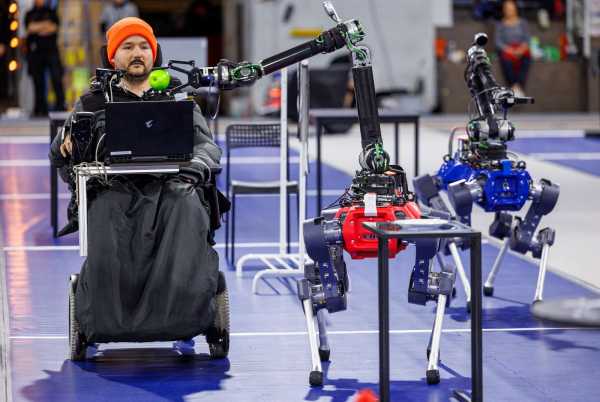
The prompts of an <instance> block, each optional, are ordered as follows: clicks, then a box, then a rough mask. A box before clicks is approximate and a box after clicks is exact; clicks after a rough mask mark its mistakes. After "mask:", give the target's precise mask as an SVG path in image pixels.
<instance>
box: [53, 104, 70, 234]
mask: <svg viewBox="0 0 600 402" xmlns="http://www.w3.org/2000/svg"><path fill="white" fill-rule="evenodd" d="M70 114H71V113H70V112H50V113H48V117H49V118H50V144H52V141H53V140H54V137H56V135H57V134H58V133H59V131H60V129H61V128H62V126H63V125H64V124H65V121H66V120H67V118H68V117H69V115H70ZM50 224H51V225H52V236H54V237H56V235H57V232H58V174H57V171H56V168H54V167H52V166H50Z"/></svg>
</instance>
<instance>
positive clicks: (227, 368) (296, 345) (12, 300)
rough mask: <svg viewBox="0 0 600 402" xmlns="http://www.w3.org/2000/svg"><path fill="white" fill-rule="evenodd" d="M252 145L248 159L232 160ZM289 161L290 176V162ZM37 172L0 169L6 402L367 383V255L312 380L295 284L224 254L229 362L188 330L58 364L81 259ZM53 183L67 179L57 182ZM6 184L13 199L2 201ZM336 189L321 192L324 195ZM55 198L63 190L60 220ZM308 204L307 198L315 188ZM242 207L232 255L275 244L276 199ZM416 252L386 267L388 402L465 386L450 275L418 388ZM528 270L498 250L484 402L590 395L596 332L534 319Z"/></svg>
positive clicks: (300, 392)
mask: <svg viewBox="0 0 600 402" xmlns="http://www.w3.org/2000/svg"><path fill="white" fill-rule="evenodd" d="M46 151H47V147H46V146H45V145H43V144H38V145H36V144H19V145H10V146H4V145H2V146H0V160H9V159H11V160H22V159H32V160H38V159H43V158H45V155H46ZM536 152H540V151H539V150H536ZM252 155H254V156H257V154H256V153H254V154H248V153H246V154H242V155H241V156H252ZM273 155H274V156H276V154H275V153H274V154H272V156H273ZM262 156H264V155H262V154H261V157H262ZM267 156H268V155H267ZM291 166H292V170H291V171H292V178H293V177H294V176H297V173H296V170H297V165H296V164H292V165H291ZM323 167H324V183H325V188H326V189H342V188H344V187H345V186H346V185H347V184H348V183H349V180H350V177H348V176H347V175H345V174H343V173H341V172H339V171H336V170H334V169H332V168H330V167H328V166H326V165H324V166H323ZM259 171H260V172H266V173H259ZM48 175H49V169H48V167H47V166H39V167H38V166H36V167H6V166H0V224H1V226H2V230H3V236H4V239H5V243H6V244H5V246H6V247H7V248H5V251H6V264H7V271H6V276H7V285H8V289H9V292H8V298H9V309H10V336H11V371H12V391H13V400H14V401H15V402H17V401H65V402H66V401H77V402H80V401H144V402H153V401H227V402H254V401H257V402H258V401H261V402H267V401H273V402H287V401H323V402H345V401H352V399H353V395H354V394H355V393H356V391H357V390H359V389H361V388H373V389H375V390H376V389H377V381H378V349H377V280H376V267H375V265H376V262H375V261H374V260H366V261H352V260H350V259H347V260H346V261H347V263H348V265H349V271H350V275H351V278H352V293H351V294H350V295H349V308H348V310H347V311H345V312H341V313H338V314H335V315H331V316H330V317H329V321H330V326H329V330H330V331H331V336H330V342H331V347H332V355H331V360H332V361H331V363H329V364H328V365H326V366H325V369H326V371H327V377H326V380H325V386H324V387H323V388H320V389H318V388H313V389H311V388H309V387H308V372H309V367H310V355H309V349H308V342H307V337H306V334H305V333H304V332H305V330H306V328H305V324H304V318H303V314H302V309H301V307H300V304H299V302H298V300H297V297H296V294H295V283H294V281H292V280H289V281H288V280H269V281H264V282H262V283H261V284H260V288H259V290H260V294H259V295H252V294H251V291H250V288H251V280H252V274H253V273H252V272H248V273H247V274H245V276H244V277H243V278H236V277H235V275H234V273H233V271H231V270H230V269H229V268H228V267H226V266H225V264H224V263H223V258H222V259H221V269H222V270H223V271H224V272H225V273H226V277H227V281H228V285H229V289H230V295H231V296H230V297H231V303H232V305H231V306H232V312H231V319H232V332H233V333H232V339H231V351H230V355H229V358H228V359H226V360H222V361H211V360H209V359H208V355H207V354H208V348H207V347H206V345H205V343H204V340H203V339H202V338H198V339H197V345H196V351H197V353H198V355H197V356H196V357H195V358H193V359H183V358H181V357H180V356H178V355H177V354H176V353H175V352H173V350H172V349H171V348H170V345H169V344H164V343H151V344H108V345H101V347H100V350H99V351H98V353H97V354H96V355H94V356H93V358H91V359H90V360H88V361H87V362H85V363H72V362H71V361H69V360H67V355H68V345H67V277H68V275H69V274H70V273H73V272H78V271H79V268H80V265H81V262H82V258H81V257H79V253H78V250H77V249H76V248H75V247H69V246H74V245H76V244H77V238H76V237H75V236H73V235H71V236H68V237H67V238H64V239H58V240H55V239H53V238H52V237H51V234H50V232H51V230H50V224H49V213H48V210H49V199H48V198H47V197H46V196H47V193H48V191H49V185H48V180H49V179H48ZM233 175H234V177H236V178H246V179H249V178H256V177H262V178H265V179H269V178H270V179H273V178H276V177H277V165H276V164H271V165H265V166H261V165H255V164H254V165H245V164H244V163H243V159H242V160H239V161H238V162H236V165H235V168H234V171H233ZM268 175H270V176H268ZM309 188H314V180H310V185H309ZM61 192H63V193H64V192H66V189H65V188H64V187H63V188H61ZM8 194H10V195H11V196H10V197H3V195H8ZM26 194H27V195H28V196H25V197H23V195H26ZM32 194H37V196H32ZM15 195H19V196H15ZM335 198H336V197H335V196H328V197H325V200H324V203H325V204H326V203H327V202H331V201H333V200H334V199H335ZM292 199H293V197H292ZM66 202H67V200H66V199H62V200H61V204H60V205H61V207H60V212H61V222H63V221H64V209H65V207H66ZM308 202H309V206H312V208H314V197H310V198H309V201H308ZM240 204H243V206H242V207H241V208H240V209H239V215H238V221H237V226H238V230H239V231H238V235H237V239H238V242H239V247H238V255H241V254H245V253H248V252H270V251H275V248H273V247H268V243H269V242H276V241H277V235H276V230H277V227H278V225H277V219H278V212H277V211H278V199H277V198H276V197H247V198H245V199H244V202H243V203H242V202H240ZM294 239H295V237H294ZM222 240H223V231H221V232H220V233H219V236H218V239H217V242H218V245H217V249H218V250H219V252H220V253H221V255H222V250H223V249H222ZM255 242H263V243H267V247H261V248H252V247H251V246H252V245H251V244H250V243H255ZM43 246H51V247H49V248H43ZM496 253H497V249H496V248H495V247H492V246H490V245H485V246H484V249H483V257H484V274H485V273H487V271H488V270H489V269H490V267H491V265H492V261H493V258H494V257H495V254H496ZM413 258H414V250H413V249H412V248H409V249H408V250H407V251H406V252H404V253H401V254H400V255H399V257H398V258H396V259H395V260H394V262H393V263H392V266H391V284H392V285H391V292H392V297H391V329H392V330H393V332H392V335H391V353H392V358H391V362H392V373H391V377H392V397H393V400H394V401H429V402H434V401H446V400H448V398H449V397H450V395H451V390H452V389H454V388H468V387H469V384H470V356H469V333H468V328H469V317H468V315H467V314H466V311H465V308H464V305H465V300H464V293H463V292H462V288H461V287H460V284H459V285H458V287H459V291H458V297H457V298H456V299H455V300H454V301H453V303H452V305H451V307H450V308H449V309H448V314H447V316H446V320H445V329H447V330H449V331H448V332H447V333H445V334H444V336H443V338H442V351H441V357H442V366H441V377H442V382H441V383H440V384H439V385H437V386H427V385H426V383H425V380H424V376H425V369H426V364H427V362H426V358H425V349H426V345H427V339H428V336H429V333H428V331H429V329H430V328H431V325H432V322H433V317H434V305H433V304H430V305H428V306H427V307H420V306H414V305H409V304H407V302H406V289H407V286H408V275H409V270H410V267H411V263H412V260H413ZM464 260H465V261H467V258H466V256H465V259H464ZM536 277H537V269H536V267H535V266H534V265H533V264H531V263H529V262H526V261H525V260H523V259H520V258H518V257H515V256H512V255H508V256H507V258H506V259H505V264H504V266H503V268H502V270H501V271H500V274H499V276H498V279H497V282H496V294H495V297H493V298H486V299H485V300H484V309H485V310H484V328H485V329H486V332H485V334H484V392H485V398H486V401H511V402H514V401H540V402H548V401H559V400H560V401H591V400H594V399H595V398H597V396H598V393H599V391H600V383H599V382H598V380H597V378H596V377H595V374H594V373H595V372H596V370H598V368H600V363H599V361H598V358H597V356H598V352H599V351H600V336H599V332H598V331H596V330H591V329H583V328H560V327H558V326H556V325H554V324H547V323H542V322H539V321H537V320H535V319H534V318H533V317H532V316H531V314H530V313H529V303H530V301H531V300H532V298H533V293H534V290H535V282H536ZM589 295H591V292H589V291H587V290H585V289H583V288H581V287H580V286H577V285H575V284H573V283H571V282H568V281H566V280H565V279H563V278H561V277H558V276H556V275H554V274H552V273H549V274H548V277H547V279H546V290H545V297H546V298H547V299H552V298H558V297H566V296H569V297H571V296H589Z"/></svg>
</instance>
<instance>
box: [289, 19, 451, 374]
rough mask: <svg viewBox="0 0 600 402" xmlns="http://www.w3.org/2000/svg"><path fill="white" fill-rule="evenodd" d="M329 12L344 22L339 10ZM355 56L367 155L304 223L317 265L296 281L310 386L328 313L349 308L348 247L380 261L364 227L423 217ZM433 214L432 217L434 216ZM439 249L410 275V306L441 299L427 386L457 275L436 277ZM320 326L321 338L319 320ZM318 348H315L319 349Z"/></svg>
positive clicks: (395, 248) (365, 66) (361, 57)
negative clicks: (345, 184) (332, 199)
mask: <svg viewBox="0 0 600 402" xmlns="http://www.w3.org/2000/svg"><path fill="white" fill-rule="evenodd" d="M329 15H330V16H331V17H332V18H333V19H334V20H335V21H336V22H339V21H340V19H339V17H338V16H337V14H335V11H333V10H332V12H329ZM348 47H349V49H350V50H351V52H352V58H353V68H352V73H353V77H354V86H355V95H356V102H357V108H358V115H359V122H360V132H361V142H362V152H361V154H360V156H359V163H360V167H361V170H359V171H357V172H356V175H355V177H354V178H353V179H352V185H351V186H350V187H349V188H348V189H347V190H346V192H345V193H344V194H343V195H342V196H341V197H340V198H339V199H338V200H337V201H336V204H337V208H334V209H326V210H325V211H322V216H319V217H317V218H314V219H310V220H307V221H305V223H304V226H303V229H304V241H305V244H306V251H307V253H308V255H309V256H310V258H311V259H312V261H313V263H312V264H308V265H306V267H305V278H304V279H302V280H300V281H299V282H298V295H299V297H300V300H301V301H302V304H303V308H304V313H305V316H306V322H307V327H308V333H309V338H310V348H311V358H312V371H311V373H310V377H309V381H310V384H311V385H312V386H320V385H322V384H323V373H322V368H321V361H327V360H329V355H330V349H329V345H328V341H327V331H326V328H325V310H327V311H328V312H329V313H335V312H338V311H343V310H345V309H346V307H347V292H348V288H349V280H348V273H347V270H346V264H345V262H344V258H343V253H344V250H345V251H346V252H348V254H350V256H351V257H352V259H363V258H371V257H377V252H378V241H377V239H376V238H375V236H373V234H372V233H370V232H368V231H367V230H366V229H365V228H364V227H363V225H362V224H363V223H364V222H391V221H397V220H402V219H421V218H425V217H426V216H424V215H423V213H422V211H421V210H420V209H419V207H418V206H417V204H416V203H415V202H414V195H413V193H411V192H410V191H409V190H408V184H407V180H406V174H405V172H404V170H403V169H402V167H400V166H398V165H390V164H389V155H388V154H387V153H386V152H385V150H384V149H383V143H382V138H381V130H380V126H379V114H378V111H377V104H376V99H375V84H374V81H373V70H372V66H371V57H370V54H369V52H368V49H367V48H365V47H356V46H348ZM431 215H433V214H431ZM406 246H407V244H406V243H405V242H399V241H398V240H390V243H389V245H388V247H389V256H390V258H394V257H395V256H396V254H397V253H399V252H401V251H402V250H404V249H405V248H406ZM438 251H439V242H438V241H435V240H419V241H417V242H416V262H415V265H414V268H413V269H412V272H411V277H410V285H409V289H408V302H409V303H414V304H420V305H425V304H426V303H427V302H428V301H436V302H437V303H438V309H437V313H436V319H435V322H434V327H433V331H432V334H431V337H430V341H429V346H428V349H427V355H428V357H429V364H428V367H427V382H428V383H429V384H437V383H438V382H439V370H438V366H437V365H438V358H439V341H440V337H441V325H442V319H443V315H444V309H445V306H446V301H447V300H448V296H449V295H451V293H452V290H453V286H454V281H455V274H454V272H453V271H452V270H449V269H448V268H446V267H445V266H444V265H443V264H440V266H441V267H442V268H441V271H439V272H434V271H433V270H432V269H431V268H432V263H433V257H435V256H436V255H437V253H438ZM315 316H316V320H317V324H318V327H319V335H318V339H317V334H316V329H315V325H314V318H315ZM317 343H318V346H317Z"/></svg>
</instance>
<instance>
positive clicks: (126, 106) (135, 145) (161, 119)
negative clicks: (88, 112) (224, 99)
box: [105, 101, 194, 164]
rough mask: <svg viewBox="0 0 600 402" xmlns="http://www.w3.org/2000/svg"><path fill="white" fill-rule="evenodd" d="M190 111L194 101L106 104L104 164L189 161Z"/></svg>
mask: <svg viewBox="0 0 600 402" xmlns="http://www.w3.org/2000/svg"><path fill="white" fill-rule="evenodd" d="M193 109H194V102H193V101H146V102H112V103H107V104H106V138H105V140H106V151H107V152H106V155H107V163H111V164H112V163H127V162H137V163H142V162H143V163H148V162H186V161H189V160H191V159H192V153H193V149H194V118H193Z"/></svg>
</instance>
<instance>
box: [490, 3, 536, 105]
mask: <svg viewBox="0 0 600 402" xmlns="http://www.w3.org/2000/svg"><path fill="white" fill-rule="evenodd" d="M502 12H503V16H502V20H501V21H500V22H498V24H496V50H497V52H498V54H499V56H500V64H501V66H502V72H503V74H504V78H505V79H506V81H507V83H508V86H510V87H511V88H512V90H513V91H514V92H515V95H516V96H524V89H525V82H526V80H527V73H528V71H529V65H530V64H531V55H530V52H529V39H530V35H529V29H528V27H527V22H525V21H524V20H523V19H521V18H519V12H518V9H517V4H516V3H515V2H514V1H513V0H507V1H505V2H504V4H503V5H502Z"/></svg>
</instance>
